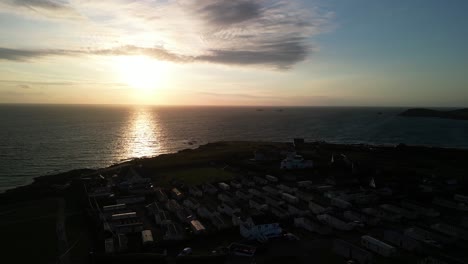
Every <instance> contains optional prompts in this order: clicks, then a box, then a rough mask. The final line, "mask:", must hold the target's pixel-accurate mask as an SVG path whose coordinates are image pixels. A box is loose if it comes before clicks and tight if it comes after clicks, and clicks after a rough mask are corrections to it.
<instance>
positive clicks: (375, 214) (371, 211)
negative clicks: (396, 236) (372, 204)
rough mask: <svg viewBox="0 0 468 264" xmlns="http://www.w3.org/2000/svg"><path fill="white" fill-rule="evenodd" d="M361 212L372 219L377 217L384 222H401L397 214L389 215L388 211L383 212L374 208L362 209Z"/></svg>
mask: <svg viewBox="0 0 468 264" xmlns="http://www.w3.org/2000/svg"><path fill="white" fill-rule="evenodd" d="M361 212H363V213H365V214H367V215H370V216H373V217H377V218H380V219H382V220H385V221H389V222H396V223H397V222H400V221H401V218H402V216H401V215H399V214H395V213H391V212H389V211H385V210H379V209H375V208H363V209H362V210H361Z"/></svg>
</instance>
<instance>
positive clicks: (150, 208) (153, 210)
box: [145, 202, 161, 215]
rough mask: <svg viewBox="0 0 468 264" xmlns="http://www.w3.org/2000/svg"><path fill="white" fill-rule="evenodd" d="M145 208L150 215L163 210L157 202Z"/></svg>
mask: <svg viewBox="0 0 468 264" xmlns="http://www.w3.org/2000/svg"><path fill="white" fill-rule="evenodd" d="M145 209H146V212H147V213H148V215H155V214H157V213H158V212H159V211H160V210H161V209H160V208H159V205H158V204H157V203H156V202H153V203H150V204H148V205H146V206H145Z"/></svg>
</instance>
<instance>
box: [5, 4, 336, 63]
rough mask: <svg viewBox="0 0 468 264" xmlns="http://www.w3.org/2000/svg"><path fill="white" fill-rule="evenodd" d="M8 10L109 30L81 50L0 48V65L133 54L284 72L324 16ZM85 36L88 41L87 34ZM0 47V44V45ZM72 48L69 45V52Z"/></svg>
mask: <svg viewBox="0 0 468 264" xmlns="http://www.w3.org/2000/svg"><path fill="white" fill-rule="evenodd" d="M7 3H8V4H9V5H10V6H15V7H23V8H24V7H26V8H29V9H31V8H32V9H41V10H47V12H50V13H61V12H63V11H67V12H75V13H77V14H78V13H79V14H80V16H83V17H85V18H86V21H87V22H86V23H87V25H90V24H91V25H96V27H99V30H100V32H103V31H104V32H109V36H108V39H107V41H106V42H104V43H103V42H102V41H101V42H100V43H93V42H92V41H88V42H86V44H87V45H86V47H83V48H78V49H77V48H70V47H51V48H50V49H37V48H34V47H31V48H30V49H13V48H6V47H4V48H0V59H3V60H13V61H27V60H33V59H38V58H42V57H45V56H83V55H102V56H107V55H135V54H143V55H147V56H151V57H153V58H156V59H158V60H166V61H172V62H177V63H188V62H203V63H217V64H225V65H247V66H257V67H268V68H277V69H288V68H290V67H292V66H293V65H295V64H296V63H298V62H301V61H303V60H305V59H306V58H307V55H308V54H310V52H311V51H313V50H314V49H313V48H314V47H313V46H312V45H311V43H310V38H311V37H313V36H315V35H317V34H320V33H322V32H323V31H325V30H326V29H327V25H328V24H329V21H330V18H331V17H332V14H331V13H329V12H324V11H320V10H319V9H308V10H306V9H304V8H302V6H300V4H299V3H297V2H296V1H286V0H271V1H268V0H238V1H232V0H199V1H193V0H168V1H159V2H158V1H130V0H117V1H110V0H102V1H88V0H70V2H62V1H52V0H37V1H36V0H15V1H14V0H8V1H7ZM90 35H93V34H92V33H91V34H90ZM0 44H1V43H0ZM77 46H78V45H74V47H77Z"/></svg>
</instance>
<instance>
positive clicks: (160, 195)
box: [154, 189, 168, 203]
mask: <svg viewBox="0 0 468 264" xmlns="http://www.w3.org/2000/svg"><path fill="white" fill-rule="evenodd" d="M154 194H155V195H156V199H157V200H158V201H159V202H161V203H165V202H166V201H167V200H168V198H167V195H166V193H165V192H164V191H163V190H161V189H156V190H154Z"/></svg>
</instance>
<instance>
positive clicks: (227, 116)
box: [0, 105, 468, 191]
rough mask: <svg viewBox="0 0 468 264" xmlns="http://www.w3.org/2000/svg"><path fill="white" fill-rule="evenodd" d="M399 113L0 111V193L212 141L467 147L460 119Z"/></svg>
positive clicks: (467, 130) (466, 128) (466, 129)
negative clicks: (40, 180) (52, 176)
mask: <svg viewBox="0 0 468 264" xmlns="http://www.w3.org/2000/svg"><path fill="white" fill-rule="evenodd" d="M403 110H405V109H403V108H369V107H367V108H360V107H284V108H279V107H262V108H256V107H151V106H97V105H96V106H95V105H0V124H1V129H0V191H4V190H6V189H9V188H13V187H16V186H20V185H25V184H28V183H30V182H32V179H33V178H34V177H37V176H41V175H46V174H53V173H58V172H64V171H68V170H71V169H79V168H99V167H104V166H108V165H111V164H114V163H117V162H120V161H123V160H127V159H130V158H134V157H145V156H156V155H159V154H164V153H171V152H176V151H178V150H181V149H185V148H194V147H197V146H198V145H201V144H205V143H208V142H213V141H220V140H261V141H283V142H285V141H291V140H292V139H293V138H295V137H302V138H305V139H306V140H308V141H318V140H321V141H327V142H333V143H368V144H379V145H380V144H399V143H405V144H410V145H427V146H438V147H455V148H468V121H461V120H447V119H436V118H405V117H400V116H398V113H400V112H402V111H403Z"/></svg>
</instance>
